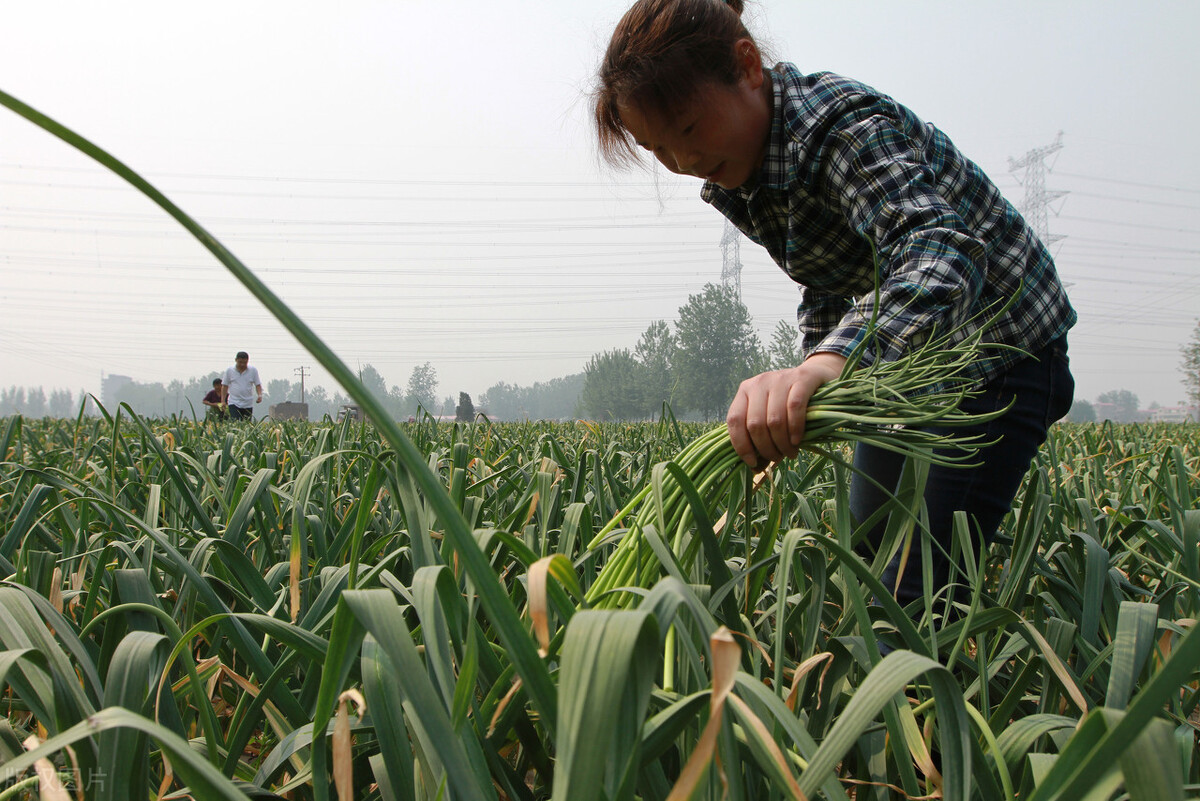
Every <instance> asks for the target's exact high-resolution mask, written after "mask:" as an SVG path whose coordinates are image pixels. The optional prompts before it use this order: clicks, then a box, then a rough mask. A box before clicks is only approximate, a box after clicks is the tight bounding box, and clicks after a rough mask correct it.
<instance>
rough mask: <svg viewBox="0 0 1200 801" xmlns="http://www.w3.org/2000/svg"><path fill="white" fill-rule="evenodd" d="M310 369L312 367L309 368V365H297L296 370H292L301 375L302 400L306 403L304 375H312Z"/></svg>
mask: <svg viewBox="0 0 1200 801" xmlns="http://www.w3.org/2000/svg"><path fill="white" fill-rule="evenodd" d="M310 370H311V368H308V367H297V368H296V369H295V370H293V371H292V372H293V373H295V374H296V375H298V376H300V402H301V403H304V377H305V376H306V375H312V373H311V372H309V371H310Z"/></svg>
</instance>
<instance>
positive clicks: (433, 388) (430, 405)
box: [408, 362, 438, 414]
mask: <svg viewBox="0 0 1200 801" xmlns="http://www.w3.org/2000/svg"><path fill="white" fill-rule="evenodd" d="M437 385H438V381H437V370H434V369H433V365H432V364H430V363H429V362H425V364H422V365H419V366H417V367H414V368H413V370H412V373H411V374H410V375H409V377H408V397H409V401H410V402H411V403H412V404H413V405H414V406H417V405H420V406H421V407H422V408H423V409H425V410H426V411H428V412H429V413H430V414H436V413H437V406H436V404H437ZM414 411H415V410H414Z"/></svg>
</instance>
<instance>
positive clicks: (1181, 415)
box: [1147, 406, 1200, 423]
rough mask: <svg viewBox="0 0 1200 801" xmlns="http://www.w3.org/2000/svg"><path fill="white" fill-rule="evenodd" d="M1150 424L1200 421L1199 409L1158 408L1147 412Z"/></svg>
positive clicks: (1184, 407) (1186, 407)
mask: <svg viewBox="0 0 1200 801" xmlns="http://www.w3.org/2000/svg"><path fill="white" fill-rule="evenodd" d="M1147 414H1148V415H1149V420H1150V422H1152V423H1188V422H1192V421H1195V420H1200V407H1196V406H1159V407H1158V408H1157V409H1151V410H1150V411H1149V412H1147Z"/></svg>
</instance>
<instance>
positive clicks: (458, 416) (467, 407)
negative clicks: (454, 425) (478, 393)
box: [454, 392, 475, 423]
mask: <svg viewBox="0 0 1200 801" xmlns="http://www.w3.org/2000/svg"><path fill="white" fill-rule="evenodd" d="M454 419H455V420H457V421H459V422H463V423H469V422H471V421H472V420H474V419H475V404H474V403H471V396H470V395H468V394H467V393H465V392H460V393H458V406H455V407H454Z"/></svg>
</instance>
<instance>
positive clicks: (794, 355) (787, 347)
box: [767, 320, 804, 370]
mask: <svg viewBox="0 0 1200 801" xmlns="http://www.w3.org/2000/svg"><path fill="white" fill-rule="evenodd" d="M803 360H804V359H803V355H802V354H801V353H800V330H799V329H798V328H797V327H796V324H795V323H790V322H788V321H787V320H780V321H779V322H778V323H776V324H775V330H774V331H772V332H771V344H770V346H769V347H768V348H767V369H768V370H783V369H785V368H788V367H795V366H796V365H798V364H800V362H802V361H803Z"/></svg>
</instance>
